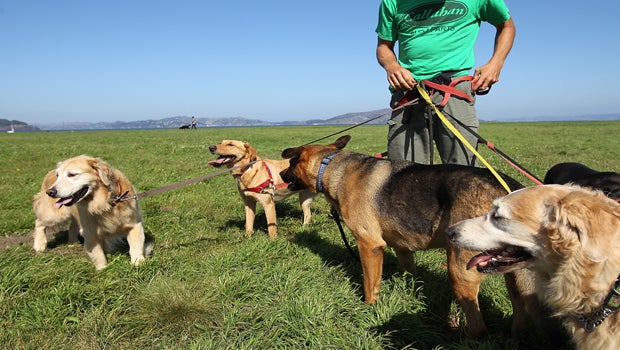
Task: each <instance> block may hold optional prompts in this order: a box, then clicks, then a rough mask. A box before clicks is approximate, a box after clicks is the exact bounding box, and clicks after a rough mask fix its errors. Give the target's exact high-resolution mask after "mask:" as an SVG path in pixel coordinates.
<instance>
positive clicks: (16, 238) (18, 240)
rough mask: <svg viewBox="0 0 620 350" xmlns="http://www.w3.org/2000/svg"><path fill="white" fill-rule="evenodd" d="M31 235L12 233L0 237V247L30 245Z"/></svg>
mask: <svg viewBox="0 0 620 350" xmlns="http://www.w3.org/2000/svg"><path fill="white" fill-rule="evenodd" d="M32 243H33V241H32V235H13V236H6V237H0V249H5V248H9V247H16V246H21V245H29V246H32Z"/></svg>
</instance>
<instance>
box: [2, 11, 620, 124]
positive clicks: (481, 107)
mask: <svg viewBox="0 0 620 350" xmlns="http://www.w3.org/2000/svg"><path fill="white" fill-rule="evenodd" d="M379 3H380V1H379V0H330V1H325V0H319V1H311V2H307V3H306V2H300V1H280V0H272V1H264V2H257V1H245V0H238V1H208V0H204V1H189V0H179V1H153V0H151V1H139V0H130V1H117V0H107V1H94V0H93V1H88V0H81V1H66V0H57V1H49V0H19V1H18V0H12V1H2V0H0V118H5V119H15V120H21V121H24V122H27V123H30V124H35V125H36V124H44V123H49V122H63V121H92V122H96V121H106V120H109V121H131V120H145V119H162V118H167V117H171V116H179V115H181V116H182V115H185V116H191V115H195V116H196V117H199V118H219V117H245V118H256V119H261V120H268V121H284V120H306V119H313V118H320V119H325V118H330V117H333V116H336V115H339V114H344V113H348V112H361V111H370V110H375V109H381V108H386V107H387V101H388V97H389V96H388V92H387V82H386V77H385V73H384V71H383V69H382V68H381V67H380V66H379V65H378V64H377V62H376V59H375V45H376V35H375V33H374V29H375V25H376V19H377V11H378V7H379ZM506 3H507V4H508V6H509V8H510V9H511V13H512V16H513V18H514V20H515V22H516V26H517V38H516V41H515V46H514V47H513V50H512V52H511V54H510V56H509V58H508V60H507V62H506V64H505V67H504V70H503V71H502V75H501V80H500V82H499V83H498V84H496V85H495V86H494V87H493V89H492V91H491V93H490V94H489V95H486V96H482V97H480V98H479V99H478V102H477V107H478V113H479V117H480V118H482V119H487V120H489V119H502V120H510V119H511V118H520V117H532V116H572V115H582V114H587V115H592V114H604V113H616V112H620V107H618V103H617V102H618V100H619V99H620V93H618V91H619V90H618V88H617V84H618V82H619V81H620V73H619V69H618V63H617V62H618V61H619V60H620V39H619V35H620V20H618V14H619V13H620V2H618V1H612V0H606V1H597V2H591V3H590V2H567V1H536V2H535V1H517V0H507V1H506ZM493 35H494V28H493V27H491V26H490V25H489V24H483V26H482V30H481V34H480V37H479V40H478V43H477V46H476V61H477V62H476V65H477V66H478V65H481V64H483V63H484V62H486V60H487V59H488V58H489V57H490V54H491V50H492V42H493Z"/></svg>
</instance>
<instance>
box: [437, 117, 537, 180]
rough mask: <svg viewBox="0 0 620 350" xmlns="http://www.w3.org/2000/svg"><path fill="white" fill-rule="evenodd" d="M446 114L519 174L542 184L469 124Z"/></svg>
mask: <svg viewBox="0 0 620 350" xmlns="http://www.w3.org/2000/svg"><path fill="white" fill-rule="evenodd" d="M448 116H449V117H450V118H451V119H452V120H454V121H456V122H457V123H458V124H459V125H460V126H461V127H462V128H463V129H465V130H467V131H468V132H469V133H470V134H472V135H474V136H476V138H478V143H482V144H484V145H485V146H487V147H488V148H489V149H491V150H492V151H493V152H495V153H497V154H498V155H499V156H500V157H501V158H502V159H503V160H504V161H505V162H506V163H508V164H509V165H510V166H512V167H513V168H515V169H517V170H518V171H519V172H520V173H521V174H523V175H525V176H526V177H527V178H529V179H530V180H532V182H534V183H535V184H537V185H543V182H542V181H541V180H540V179H539V178H537V177H536V176H535V175H534V174H532V173H530V172H529V171H527V170H526V169H525V168H524V167H523V166H521V164H519V163H517V161H515V160H514V159H512V158H510V157H509V156H508V155H507V154H506V153H504V152H502V151H501V150H500V149H499V148H497V147H496V146H495V144H494V143H493V142H491V141H487V140H485V139H484V138H483V137H482V136H480V135H479V134H477V133H476V132H475V131H473V130H472V129H471V128H470V127H469V126H467V125H465V123H463V122H462V121H460V120H458V119H456V118H454V117H453V116H452V115H450V114H448Z"/></svg>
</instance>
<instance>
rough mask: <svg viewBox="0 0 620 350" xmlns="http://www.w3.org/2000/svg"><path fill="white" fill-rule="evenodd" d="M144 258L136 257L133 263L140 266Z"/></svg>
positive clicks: (132, 259)
mask: <svg viewBox="0 0 620 350" xmlns="http://www.w3.org/2000/svg"><path fill="white" fill-rule="evenodd" d="M144 260H145V259H144V256H143V255H140V256H136V257H133V256H132V257H131V263H132V264H133V265H140V264H141V263H142V262H144Z"/></svg>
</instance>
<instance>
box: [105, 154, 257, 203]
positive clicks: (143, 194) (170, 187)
mask: <svg viewBox="0 0 620 350" xmlns="http://www.w3.org/2000/svg"><path fill="white" fill-rule="evenodd" d="M256 162H257V161H253V162H250V163H248V164H242V165H237V166H234V167H232V168H229V169H225V170H220V171H216V172H214V173H210V174H206V175H203V176H198V177H195V178H193V179H189V180H185V181H180V182H176V183H173V184H170V185H167V186H163V187H159V188H154V189H152V190H149V191H145V192H141V193H137V194H135V195H133V196H127V194H128V193H129V191H125V193H123V194H121V195H118V196H116V197H115V198H114V199H113V200H112V202H113V204H116V203H118V202H123V201H127V200H130V199H135V200H138V199H142V198H145V197H149V196H152V195H155V194H159V193H162V192H166V191H170V190H173V189H175V188H179V187H183V186H187V185H190V184H193V183H196V182H200V181H204V180H206V179H209V178H212V177H216V176H219V175H223V174H226V173H229V172H231V171H234V170H237V169H240V168H243V167H247V166H248V165H252V164H254V163H256Z"/></svg>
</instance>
